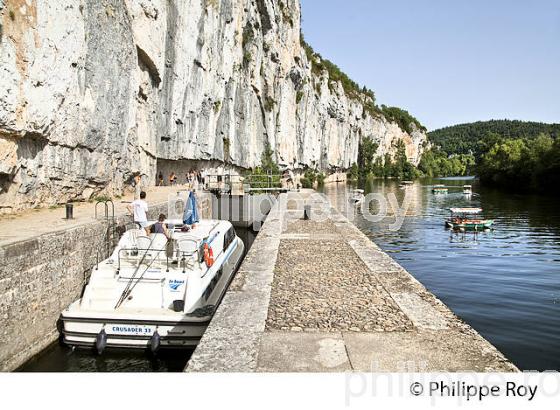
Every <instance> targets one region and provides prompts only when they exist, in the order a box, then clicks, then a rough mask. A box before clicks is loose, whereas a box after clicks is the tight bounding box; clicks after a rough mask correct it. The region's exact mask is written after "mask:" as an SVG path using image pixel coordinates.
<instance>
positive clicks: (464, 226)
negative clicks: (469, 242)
mask: <svg viewBox="0 0 560 410" xmlns="http://www.w3.org/2000/svg"><path fill="white" fill-rule="evenodd" d="M450 211H451V217H450V218H448V219H446V220H445V226H446V227H447V228H450V229H453V230H456V231H484V230H488V229H491V228H492V225H493V224H494V220H493V219H481V218H476V217H475V216H476V215H479V214H480V213H482V209H480V208H451V209H450Z"/></svg>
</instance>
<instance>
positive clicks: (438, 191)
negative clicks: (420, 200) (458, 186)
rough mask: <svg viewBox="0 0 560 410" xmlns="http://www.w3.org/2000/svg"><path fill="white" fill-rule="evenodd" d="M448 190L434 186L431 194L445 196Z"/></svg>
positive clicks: (443, 186)
mask: <svg viewBox="0 0 560 410" xmlns="http://www.w3.org/2000/svg"><path fill="white" fill-rule="evenodd" d="M447 191H448V189H447V188H446V187H445V185H434V187H433V188H432V193H434V194H447Z"/></svg>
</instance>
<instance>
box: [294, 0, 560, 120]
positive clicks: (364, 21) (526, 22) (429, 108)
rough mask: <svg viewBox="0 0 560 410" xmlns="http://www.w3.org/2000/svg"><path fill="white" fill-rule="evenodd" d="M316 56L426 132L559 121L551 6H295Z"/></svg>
mask: <svg viewBox="0 0 560 410" xmlns="http://www.w3.org/2000/svg"><path fill="white" fill-rule="evenodd" d="M301 2H302V16H303V33H304V35H305V38H306V40H307V42H308V43H309V44H311V45H312V46H313V48H314V49H315V51H317V52H319V53H320V54H321V55H323V56H324V57H325V58H328V59H329V60H331V61H333V62H334V63H335V64H337V65H338V66H339V67H340V68H341V69H342V70H343V71H345V72H346V73H347V74H348V75H349V76H350V77H351V78H352V79H353V80H355V81H356V82H358V83H359V84H361V85H366V86H367V87H369V88H371V89H372V90H373V91H375V94H376V96H377V101H378V103H379V104H386V105H395V106H398V107H401V108H404V109H406V110H408V111H410V113H411V114H413V115H414V116H416V117H417V118H418V119H419V120H420V121H421V122H422V123H423V124H424V125H426V126H427V127H428V129H436V128H440V127H443V126H446V125H453V124H458V123H464V122H471V121H478V120H488V119H492V118H494V119H501V118H509V119H519V120H527V121H529V120H530V121H543V122H557V123H558V122H560V0H533V1H531V0H524V1H522V0H507V1H506V0H486V1H483V0H463V1H460V0H383V1H380V0H346V1H344V0H301Z"/></svg>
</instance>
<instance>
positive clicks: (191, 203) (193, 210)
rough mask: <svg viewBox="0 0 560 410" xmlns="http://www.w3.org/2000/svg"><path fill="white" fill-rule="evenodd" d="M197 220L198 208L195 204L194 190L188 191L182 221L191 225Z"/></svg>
mask: <svg viewBox="0 0 560 410" xmlns="http://www.w3.org/2000/svg"><path fill="white" fill-rule="evenodd" d="M197 222H199V218H198V209H197V204H196V195H195V194H194V192H190V193H189V198H188V199H187V203H186V205H185V212H184V213H183V223H184V224H186V225H192V224H195V223H197Z"/></svg>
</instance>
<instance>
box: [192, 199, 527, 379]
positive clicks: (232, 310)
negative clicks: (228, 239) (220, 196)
mask: <svg viewBox="0 0 560 410" xmlns="http://www.w3.org/2000/svg"><path fill="white" fill-rule="evenodd" d="M293 195H296V194H292V193H290V194H287V195H285V196H284V197H283V198H284V200H283V201H282V200H281V201H279V203H278V204H277V205H275V207H274V208H273V209H272V211H271V213H270V215H269V217H268V219H267V221H266V222H265V224H264V226H263V229H262V230H261V232H260V233H259V235H258V237H257V238H256V240H255V242H254V244H253V246H252V248H251V250H250V251H249V253H248V255H247V257H246V259H245V261H244V263H243V265H242V266H241V268H240V270H239V272H238V273H237V276H236V278H235V279H234V282H233V283H232V285H231V287H230V289H229V290H228V293H227V294H226V296H225V298H224V300H223V302H222V304H221V305H220V307H219V308H218V310H217V312H216V315H215V316H214V319H213V320H212V322H211V324H210V326H209V328H208V330H207V331H206V333H205V335H204V337H203V338H202V340H201V343H200V344H199V346H198V347H197V349H196V351H195V352H194V354H193V356H192V358H191V360H190V361H189V364H188V366H187V369H186V371H210V372H211V371H238V372H277V371H278V372H299V371H305V372H325V371H352V370H354V371H363V372H366V371H376V372H402V371H406V372H423V371H516V370H517V368H516V367H515V366H514V365H513V364H512V363H510V362H509V361H508V360H507V359H506V358H505V357H504V356H503V355H502V354H501V353H500V352H499V351H498V350H497V349H496V348H495V347H494V346H492V345H491V344H490V343H489V342H488V341H486V340H485V339H484V338H483V337H482V336H480V335H479V334H478V333H477V332H476V331H475V330H474V329H472V328H471V327H470V326H469V325H467V324H466V323H464V322H463V321H462V320H461V319H459V318H458V317H457V316H455V315H454V314H453V313H452V312H451V310H450V309H449V308H447V306H445V305H444V304H443V303H442V302H441V301H440V300H438V299H437V298H436V297H435V296H434V295H433V294H432V293H430V292H429V291H428V290H427V289H426V288H425V287H424V286H422V285H421V284H420V283H419V282H418V281H417V280H415V279H414V278H413V277H412V275H411V274H410V273H408V272H407V271H406V270H405V269H404V268H402V267H401V266H400V265H399V264H397V263H396V262H395V261H394V260H393V259H392V258H391V257H390V256H388V255H387V254H386V253H385V252H383V251H382V250H381V249H380V248H379V247H378V246H376V245H375V244H374V243H373V242H371V241H370V240H369V239H368V238H367V237H366V236H365V235H364V234H363V233H362V232H360V231H359V230H358V229H357V228H356V227H355V226H354V225H353V224H352V223H351V222H350V221H348V219H346V218H345V217H344V216H343V215H342V214H341V213H340V212H338V210H336V209H334V208H333V207H331V205H330V204H329V203H328V201H327V199H326V198H324V197H319V196H315V195H312V192H310V191H307V192H305V193H303V195H304V201H303V202H304V203H306V204H309V205H311V207H312V210H313V215H312V218H311V220H302V217H303V207H302V206H301V205H302V201H301V200H300V201H299V203H298V202H295V201H291V200H290V198H291V197H292V196H293Z"/></svg>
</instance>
